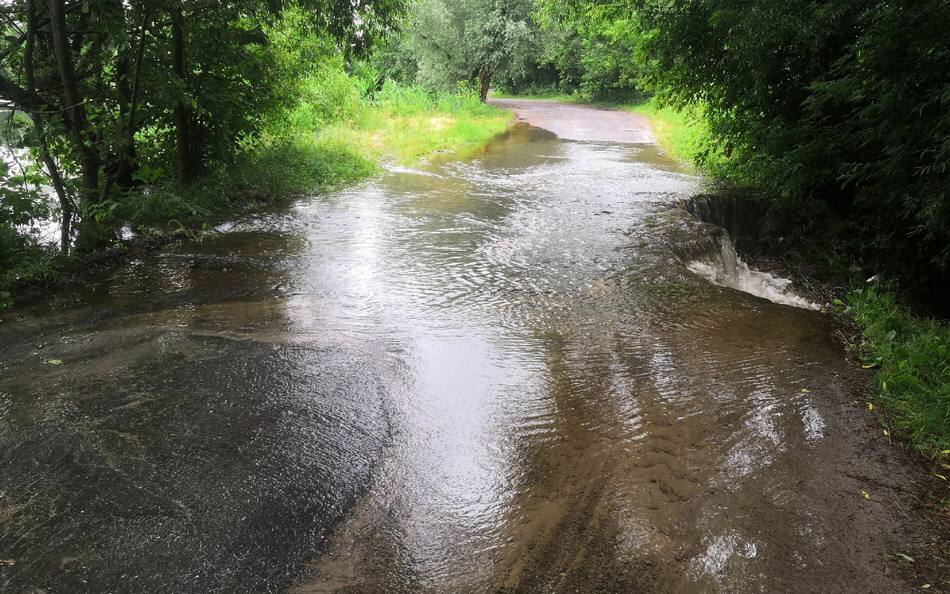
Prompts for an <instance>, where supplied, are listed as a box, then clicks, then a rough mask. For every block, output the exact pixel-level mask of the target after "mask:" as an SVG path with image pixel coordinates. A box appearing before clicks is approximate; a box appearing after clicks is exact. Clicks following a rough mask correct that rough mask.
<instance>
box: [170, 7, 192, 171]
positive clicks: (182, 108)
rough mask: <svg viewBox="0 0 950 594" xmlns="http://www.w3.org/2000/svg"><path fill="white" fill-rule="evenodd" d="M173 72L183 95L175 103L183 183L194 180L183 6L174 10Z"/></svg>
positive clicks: (177, 158) (178, 165)
mask: <svg viewBox="0 0 950 594" xmlns="http://www.w3.org/2000/svg"><path fill="white" fill-rule="evenodd" d="M172 72H173V74H174V75H175V78H177V79H178V84H179V86H180V88H181V93H182V97H181V98H180V99H179V100H178V103H177V105H175V166H176V169H177V170H178V182H179V183H180V184H182V185H184V184H187V183H189V182H192V181H194V179H195V173H196V168H195V161H194V159H193V158H192V157H193V151H192V149H193V145H194V139H193V138H192V126H191V106H190V105H188V103H187V102H186V101H185V96H184V90H185V34H184V26H183V18H182V13H181V8H180V7H176V8H175V9H174V10H173V11H172Z"/></svg>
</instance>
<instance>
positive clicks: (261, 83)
mask: <svg viewBox="0 0 950 594" xmlns="http://www.w3.org/2000/svg"><path fill="white" fill-rule="evenodd" d="M401 12H402V3H401V0H384V1H382V2H373V3H371V4H370V3H365V2H356V3H354V2H351V1H349V0H325V1H324V0H298V1H297V2H295V3H281V2H273V1H270V0H259V1H257V0H232V1H229V2H218V1H211V0H149V1H147V2H146V1H136V0H131V1H120V0H69V1H67V0H46V1H44V0H11V1H9V2H5V3H3V4H2V5H0V17H2V26H3V28H4V31H3V40H2V43H0V104H2V106H3V107H5V108H6V110H7V113H8V114H9V116H10V118H13V119H15V118H14V114H26V116H27V118H26V121H27V125H26V126H21V128H24V129H25V130H26V133H25V134H22V135H21V136H20V137H19V139H16V140H17V141H16V142H14V143H13V144H12V145H10V144H8V146H13V147H22V148H23V149H27V150H28V151H29V152H30V153H31V155H30V156H31V159H29V161H31V162H33V163H36V164H37V166H36V167H32V168H30V170H29V171H26V170H24V171H15V170H14V171H11V170H10V168H9V161H11V159H9V158H8V159H5V161H8V163H7V165H8V167H7V171H6V172H4V173H5V175H4V184H3V185H4V187H5V188H8V189H9V188H15V189H12V190H9V191H7V192H5V194H4V196H3V198H4V201H3V202H4V205H5V206H6V207H5V208H3V209H0V217H2V218H0V226H2V227H3V228H4V230H3V232H2V233H0V235H3V236H5V237H7V236H11V235H14V234H15V229H16V228H17V226H18V225H20V224H21V223H22V218H23V216H27V215H33V216H35V215H37V214H38V211H40V210H42V209H43V208H45V204H44V196H43V195H44V192H42V191H39V190H42V189H43V186H48V187H49V188H50V189H51V190H52V191H53V192H54V193H55V195H56V197H57V199H58V204H57V205H56V209H57V211H58V213H59V215H60V218H61V222H62V225H61V238H60V243H61V249H62V250H63V251H66V250H67V249H69V248H70V246H71V245H73V244H74V243H75V245H76V246H77V247H78V249H79V250H89V249H93V248H96V247H98V246H101V245H103V244H106V243H108V242H109V241H110V240H111V239H112V238H113V237H114V235H115V220H114V217H112V213H113V211H114V209H115V208H117V205H119V204H120V203H121V202H123V201H128V199H129V197H130V196H132V195H134V194H141V193H143V192H148V191H151V187H152V186H153V185H154V184H155V183H156V182H161V181H166V180H168V181H171V180H173V179H174V180H177V182H178V185H180V186H188V185H190V184H192V183H194V182H195V181H196V180H197V179H198V178H199V176H201V175H203V174H206V173H208V172H210V171H212V170H213V169H214V168H215V167H217V166H219V165H221V164H223V163H226V162H227V161H228V160H230V159H232V158H233V157H234V156H235V155H236V154H237V152H238V149H239V147H240V145H241V139H243V138H246V137H248V136H250V135H253V134H254V133H257V132H259V131H260V130H261V129H262V126H263V125H264V122H265V120H266V118H267V117H268V116H269V115H272V114H274V113H276V112H279V111H280V110H283V109H287V108H288V107H290V106H291V105H292V103H293V101H294V98H295V97H296V90H295V87H296V85H297V84H298V81H300V80H301V79H302V78H303V77H304V76H305V75H306V74H307V69H309V68H310V67H311V66H312V64H313V63H314V61H315V59H316V58H318V57H320V56H322V55H326V54H328V53H336V52H341V51H342V52H345V53H353V52H356V51H358V50H360V49H362V48H363V46H365V45H367V44H369V43H370V42H371V41H372V40H374V39H375V38H376V37H377V36H378V35H379V34H380V33H381V32H383V31H385V30H387V29H388V28H390V27H391V26H392V25H393V24H394V22H395V18H396V17H397V16H398V15H399V14H400V13H401ZM313 40H320V42H319V43H318V42H314V41H313ZM8 128H11V126H8ZM8 132H9V130H8ZM11 136H12V135H11V134H7V137H8V140H10V139H11ZM36 175H40V176H42V179H37V178H36V177H35V176H36ZM10 192H14V193H16V195H17V198H16V199H17V200H20V201H21V202H22V201H24V200H26V201H27V202H31V203H32V205H33V208H32V212H29V211H30V208H20V207H17V208H12V207H10V204H13V203H14V199H13V196H12V194H11V193H10ZM31 193H32V198H29V194H31ZM27 206H29V204H27ZM73 224H75V225H76V227H77V229H78V232H76V233H75V242H74V230H73ZM11 229H13V230H14V231H11ZM15 243H16V242H13V243H10V242H7V243H6V244H5V245H4V246H0V247H7V248H11V249H12V248H15V247H16V246H15V245H14V244H15ZM20 243H22V240H20ZM3 258H9V255H5V256H3V257H0V259H3Z"/></svg>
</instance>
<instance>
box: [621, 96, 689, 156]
mask: <svg viewBox="0 0 950 594" xmlns="http://www.w3.org/2000/svg"><path fill="white" fill-rule="evenodd" d="M620 109H623V110H625V111H630V112H633V113H637V114H640V115H642V116H644V117H645V118H647V120H649V122H650V127H651V128H652V129H653V133H654V134H655V135H656V140H657V144H659V145H660V146H661V147H662V148H663V150H665V151H666V152H667V153H668V154H669V155H670V156H672V157H674V158H676V159H678V160H680V161H683V162H685V163H689V164H695V163H696V160H697V157H698V156H699V155H700V154H701V153H702V152H703V151H704V149H705V147H706V132H707V128H706V124H705V122H704V121H703V118H702V113H701V111H700V110H699V109H692V110H682V111H679V110H676V109H673V108H672V107H667V106H661V105H659V104H658V103H657V102H656V100H654V99H649V100H646V101H643V102H640V103H634V104H628V105H621V106H620Z"/></svg>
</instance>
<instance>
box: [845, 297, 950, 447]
mask: <svg viewBox="0 0 950 594" xmlns="http://www.w3.org/2000/svg"><path fill="white" fill-rule="evenodd" d="M847 308H848V311H849V312H850V314H851V315H852V317H853V318H854V320H855V322H857V324H858V325H859V326H860V328H861V330H862V334H863V338H862V341H861V343H860V344H859V345H856V347H857V350H858V353H859V355H860V356H861V359H862V360H863V361H864V366H865V367H867V368H869V369H877V370H878V371H877V373H876V374H875V376H874V380H873V389H874V393H875V396H876V402H877V403H878V405H879V406H880V407H881V409H882V410H883V412H884V413H885V416H884V418H883V422H884V424H885V426H886V427H888V432H889V433H893V434H894V435H896V436H899V437H903V438H905V439H907V440H908V441H909V442H910V443H911V444H913V445H914V446H915V447H916V448H917V449H919V450H920V451H921V452H923V453H924V454H926V455H928V456H930V457H933V458H937V459H940V458H945V459H947V461H950V326H948V325H947V324H946V323H944V322H938V321H934V320H928V319H922V318H920V317H917V316H914V315H913V314H911V313H910V312H909V311H908V310H907V309H906V308H904V307H902V306H900V305H899V304H898V303H897V302H896V300H895V298H894V292H893V291H888V290H886V289H882V288H881V287H879V286H878V285H877V284H867V285H866V286H864V287H857V288H854V289H852V290H851V291H850V292H849V293H848V295H847Z"/></svg>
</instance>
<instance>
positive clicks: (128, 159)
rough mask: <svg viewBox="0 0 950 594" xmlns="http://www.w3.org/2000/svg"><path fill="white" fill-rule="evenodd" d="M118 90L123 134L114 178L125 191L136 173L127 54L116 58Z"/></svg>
mask: <svg viewBox="0 0 950 594" xmlns="http://www.w3.org/2000/svg"><path fill="white" fill-rule="evenodd" d="M115 72H116V90H117V91H118V95H119V121H120V122H121V126H122V132H121V137H120V139H119V142H118V146H116V147H115V156H114V158H115V163H114V164H113V168H114V173H113V174H112V176H113V177H114V179H115V183H116V184H118V186H119V187H120V188H122V189H123V190H128V189H129V188H131V187H132V174H133V173H135V160H136V155H135V129H134V126H135V122H134V121H133V118H132V102H133V100H134V98H133V92H132V80H131V77H132V74H131V61H130V59H129V55H128V53H126V52H122V53H120V54H119V56H118V57H117V58H116V63H115Z"/></svg>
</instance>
